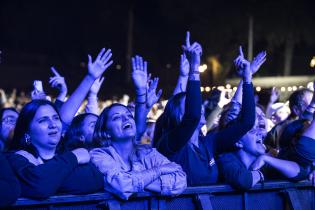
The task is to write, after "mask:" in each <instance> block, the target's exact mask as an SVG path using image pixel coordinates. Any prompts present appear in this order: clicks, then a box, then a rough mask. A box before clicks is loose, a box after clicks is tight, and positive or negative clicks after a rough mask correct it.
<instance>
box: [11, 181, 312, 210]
mask: <svg viewBox="0 0 315 210" xmlns="http://www.w3.org/2000/svg"><path fill="white" fill-rule="evenodd" d="M314 190H315V188H314V187H313V186H312V185H311V183H310V182H308V181H302V182H298V183H292V182H286V181H273V182H265V184H264V185H261V184H257V185H256V186H255V187H253V188H252V189H251V190H249V191H247V192H242V191H236V190H234V189H233V188H231V187H230V186H229V185H211V186H200V187H189V188H187V189H186V190H185V192H184V193H183V194H181V195H180V196H177V197H164V196H159V195H157V194H153V193H148V192H145V193H138V194H135V195H133V196H132V197H131V198H130V199H129V200H128V201H123V200H119V199H117V198H116V197H114V196H113V195H111V194H109V193H106V192H103V193H95V194H88V195H58V196H52V197H50V198H49V199H46V200H41V201H38V200H31V199H26V198H20V199H18V201H17V202H16V203H15V205H14V206H13V207H12V209H108V210H120V209H121V210H125V209H135V210H142V209H145V210H146V209H150V210H166V209H170V210H176V209H178V210H186V209H187V210H191V209H198V210H212V209H214V210H215V209H220V210H221V209H226V210H229V209H231V210H238V209H240V210H241V209H242V210H252V209H255V210H260V209H262V210H263V209H268V210H273V209H274V210H281V209H294V210H309V209H310V210H311V209H315V191H314Z"/></svg>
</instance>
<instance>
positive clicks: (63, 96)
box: [56, 92, 67, 101]
mask: <svg viewBox="0 0 315 210" xmlns="http://www.w3.org/2000/svg"><path fill="white" fill-rule="evenodd" d="M66 97H67V92H60V93H59V94H58V96H57V98H56V99H58V100H60V101H65V99H66Z"/></svg>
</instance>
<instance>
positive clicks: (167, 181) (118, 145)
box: [90, 56, 187, 199]
mask: <svg viewBox="0 0 315 210" xmlns="http://www.w3.org/2000/svg"><path fill="white" fill-rule="evenodd" d="M133 61H134V60H133ZM135 63H136V64H135ZM133 64H134V65H133V75H132V77H133V80H134V82H135V86H136V94H137V97H136V109H135V110H136V113H135V116H136V117H137V118H138V119H137V120H138V121H139V120H140V121H141V122H140V123H139V122H137V126H138V125H140V124H145V117H144V116H143V109H139V108H138V107H137V106H139V105H145V104H147V103H148V100H147V99H146V97H145V96H146V95H150V94H147V92H146V91H147V89H146V82H147V80H146V79H144V80H143V79H142V78H144V77H145V78H147V72H146V62H143V60H142V58H140V57H138V56H137V57H136V59H135V62H133ZM143 83H144V85H142V84H143ZM141 87H142V88H141ZM154 89H155V88H154ZM154 92H155V90H154ZM142 99H144V100H143V101H140V100H142ZM145 100H146V101H145ZM141 110H142V111H141ZM139 111H140V112H141V113H138V112H139ZM140 115H141V116H140ZM137 129H138V127H137V128H136V122H135V120H134V118H133V115H132V113H131V112H130V110H129V109H128V108H127V107H126V106H124V105H122V104H112V105H111V106H109V107H107V108H105V109H104V110H103V112H102V113H101V115H100V117H99V119H98V121H97V123H96V125H95V131H94V140H95V141H96V142H97V143H98V144H99V145H100V146H101V147H100V148H96V149H93V150H92V151H91V152H90V154H91V161H92V162H93V163H94V164H95V165H96V166H97V168H98V169H99V170H100V172H101V173H102V174H103V175H104V182H105V190H108V191H109V192H112V193H113V194H115V195H117V196H119V197H120V198H122V199H128V198H129V197H130V196H131V195H132V194H133V193H136V192H142V191H144V190H149V191H153V192H159V193H161V194H162V195H176V194H180V193H181V192H183V191H184V189H185V188H186V185H187V183H186V174H185V172H183V171H182V168H181V167H180V166H179V165H177V164H176V163H173V162H170V161H169V160H168V159H167V158H165V157H164V156H163V155H161V154H160V153H159V152H157V150H156V149H154V148H151V147H150V146H149V145H140V144H139V143H138V141H137V135H138V133H137V132H139V131H137ZM141 130H142V127H141ZM140 133H141V132H140Z"/></svg>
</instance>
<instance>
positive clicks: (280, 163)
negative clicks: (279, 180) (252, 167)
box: [265, 155, 300, 178]
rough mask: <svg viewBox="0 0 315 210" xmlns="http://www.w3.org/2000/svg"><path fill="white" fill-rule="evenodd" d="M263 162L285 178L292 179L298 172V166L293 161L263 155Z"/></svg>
mask: <svg viewBox="0 0 315 210" xmlns="http://www.w3.org/2000/svg"><path fill="white" fill-rule="evenodd" d="M265 162H266V163H267V164H268V165H270V166H271V167H273V168H275V169H276V170H277V171H279V172H280V173H281V174H283V175H284V176H285V177H287V178H293V177H295V176H297V175H298V174H299V172H300V167H299V165H298V164H297V163H295V162H293V161H289V160H281V159H278V158H274V157H271V156H267V155H265Z"/></svg>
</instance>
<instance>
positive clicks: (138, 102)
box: [136, 101, 147, 104]
mask: <svg viewBox="0 0 315 210" xmlns="http://www.w3.org/2000/svg"><path fill="white" fill-rule="evenodd" d="M146 103H147V102H146V101H144V102H141V101H136V104H146Z"/></svg>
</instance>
